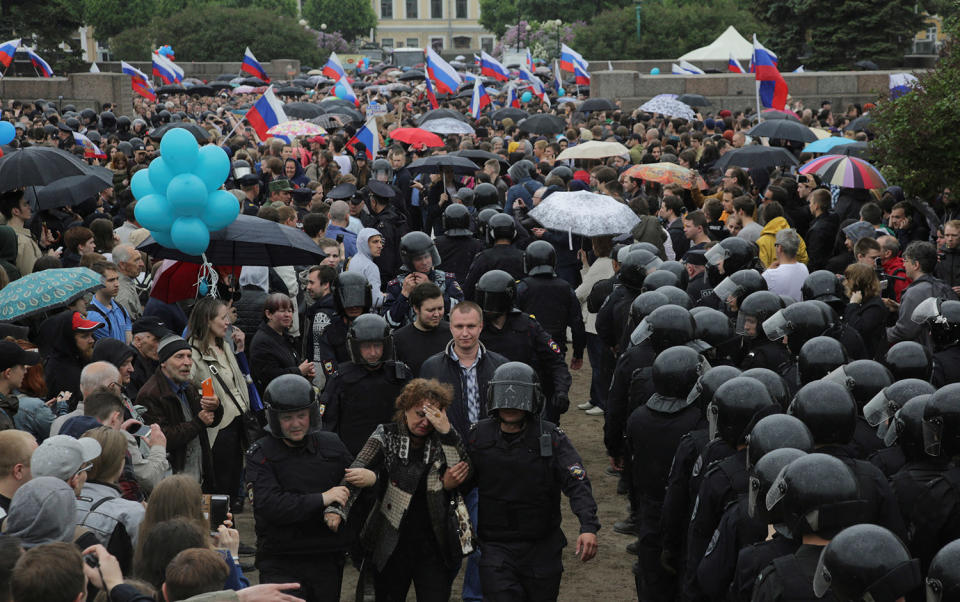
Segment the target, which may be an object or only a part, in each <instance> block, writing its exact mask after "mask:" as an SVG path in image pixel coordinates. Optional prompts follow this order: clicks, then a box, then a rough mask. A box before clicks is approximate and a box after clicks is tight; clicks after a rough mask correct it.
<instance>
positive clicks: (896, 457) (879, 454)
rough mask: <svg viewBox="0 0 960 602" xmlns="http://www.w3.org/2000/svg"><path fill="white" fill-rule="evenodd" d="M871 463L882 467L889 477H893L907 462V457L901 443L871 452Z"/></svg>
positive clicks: (881, 469)
mask: <svg viewBox="0 0 960 602" xmlns="http://www.w3.org/2000/svg"><path fill="white" fill-rule="evenodd" d="M867 459H868V460H869V461H870V463H871V464H873V465H874V466H876V467H877V468H879V469H880V472H882V473H883V474H884V475H886V477H887V478H890V477H892V476H893V475H895V474H896V473H897V471H898V470H900V469H901V468H903V467H904V465H905V464H906V463H907V457H906V456H904V455H903V450H902V449H901V448H900V446H899V445H894V446H892V447H884V448H881V449H878V450H877V451H875V452H873V453H872V454H870V457H869V458H867Z"/></svg>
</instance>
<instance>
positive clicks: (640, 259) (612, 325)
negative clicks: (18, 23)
mask: <svg viewBox="0 0 960 602" xmlns="http://www.w3.org/2000/svg"><path fill="white" fill-rule="evenodd" d="M621 255H622V257H620V256H621ZM618 258H619V259H621V261H619V264H620V270H619V271H618V272H617V281H618V284H619V286H614V288H613V291H612V292H611V293H610V294H609V296H607V298H606V300H605V301H604V302H603V305H602V306H600V311H599V312H597V336H599V337H600V340H601V341H603V343H604V344H605V345H606V346H607V347H609V348H611V349H613V350H614V351H615V353H616V354H618V355H619V354H620V353H622V352H623V351H624V350H625V349H626V348H627V338H628V337H629V336H630V332H626V331H625V330H624V328H623V325H624V324H625V323H626V322H627V316H628V315H629V312H630V304H631V303H633V300H634V299H636V298H637V295H639V294H641V293H642V292H643V282H644V280H646V278H647V274H649V273H651V272H653V271H655V270H656V269H657V266H659V265H660V263H661V261H660V258H659V257H657V256H656V255H654V254H653V253H651V252H650V251H646V250H643V249H636V250H629V248H628V247H624V248H623V249H621V251H620V253H619V254H618Z"/></svg>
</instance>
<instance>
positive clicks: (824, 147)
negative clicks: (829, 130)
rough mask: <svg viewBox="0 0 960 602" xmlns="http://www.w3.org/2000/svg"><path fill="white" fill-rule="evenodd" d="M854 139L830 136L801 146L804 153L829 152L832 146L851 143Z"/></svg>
mask: <svg viewBox="0 0 960 602" xmlns="http://www.w3.org/2000/svg"><path fill="white" fill-rule="evenodd" d="M854 142H856V140H851V139H850V138H841V137H840V136H830V137H829V138H820V139H819V140H815V141H813V142H811V143H810V144H808V145H806V146H804V147H803V152H805V153H829V152H831V151H832V150H833V149H834V148H837V147H840V146H844V145H846V144H853V143H854Z"/></svg>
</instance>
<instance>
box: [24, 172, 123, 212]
mask: <svg viewBox="0 0 960 602" xmlns="http://www.w3.org/2000/svg"><path fill="white" fill-rule="evenodd" d="M88 169H89V172H90V173H87V174H84V175H79V176H69V177H66V178H60V179H59V180H57V181H56V182H53V183H51V184H49V185H47V186H43V187H37V188H34V187H33V186H31V187H29V188H27V190H26V193H25V195H24V196H25V197H26V199H27V200H28V201H31V203H36V205H33V206H34V207H35V208H36V209H39V210H43V209H54V208H56V207H70V206H73V205H79V204H80V203H82V202H84V201H86V200H87V199H89V198H91V197H93V196H94V195H96V194H98V193H99V192H100V191H102V190H106V189H107V188H110V187H111V186H113V172H112V171H110V170H109V169H107V168H105V167H90V168H88Z"/></svg>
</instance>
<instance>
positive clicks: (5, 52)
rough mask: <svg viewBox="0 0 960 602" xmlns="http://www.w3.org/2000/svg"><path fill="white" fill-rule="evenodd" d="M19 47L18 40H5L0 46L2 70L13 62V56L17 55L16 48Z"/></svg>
mask: <svg viewBox="0 0 960 602" xmlns="http://www.w3.org/2000/svg"><path fill="white" fill-rule="evenodd" d="M19 47H20V38H17V39H16V40H7V41H6V42H4V43H3V44H0V63H2V64H3V67H4V69H6V68H7V67H9V66H10V63H12V62H13V55H15V54H16V53H17V48H19Z"/></svg>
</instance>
